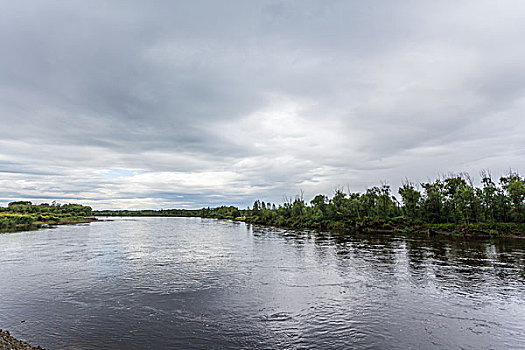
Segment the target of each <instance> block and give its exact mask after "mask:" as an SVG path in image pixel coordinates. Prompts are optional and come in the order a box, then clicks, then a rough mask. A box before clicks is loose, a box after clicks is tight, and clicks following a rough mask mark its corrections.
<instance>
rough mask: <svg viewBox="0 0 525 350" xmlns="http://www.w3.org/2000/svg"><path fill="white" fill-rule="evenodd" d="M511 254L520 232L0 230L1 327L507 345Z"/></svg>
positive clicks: (113, 226)
mask: <svg viewBox="0 0 525 350" xmlns="http://www.w3.org/2000/svg"><path fill="white" fill-rule="evenodd" d="M524 261H525V241H524V240H504V241H503V240H502V241H474V242H472V241H470V242H466V241H464V240H450V239H428V238H413V237H409V238H407V237H402V236H397V237H396V236H384V235H371V236H359V237H350V238H347V239H346V240H340V239H337V238H332V237H330V236H328V235H319V234H314V233H308V232H290V231H286V230H280V229H275V228H269V227H257V226H250V225H245V224H244V223H233V222H228V221H215V220H206V219H198V218H134V219H130V218H127V219H115V220H114V221H104V222H96V223H92V224H89V225H83V226H62V227H58V228H55V229H46V230H40V231H32V232H19V233H12V234H3V235H0V328H4V329H8V330H10V331H11V333H12V334H14V335H15V336H17V337H19V338H22V339H25V340H28V341H30V342H32V343H34V344H38V345H41V346H43V347H46V348H49V349H101V348H112V349H146V348H150V349H167V348H178V349H192V348H195V349H225V348H230V349H241V348H242V349H303V348H311V349H460V348H461V349H517V348H524V347H525V268H524ZM22 321H25V322H22Z"/></svg>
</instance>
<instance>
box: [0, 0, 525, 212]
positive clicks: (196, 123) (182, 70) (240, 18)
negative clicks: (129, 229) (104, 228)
mask: <svg viewBox="0 0 525 350" xmlns="http://www.w3.org/2000/svg"><path fill="white" fill-rule="evenodd" d="M1 7H2V11H0V47H1V50H2V51H1V52H2V54H1V55H0V67H1V68H0V202H3V203H5V202H9V201H11V200H15V199H21V198H29V199H33V200H35V201H38V200H44V201H49V200H50V199H53V198H54V199H57V200H60V201H63V202H67V201H77V202H82V203H91V204H93V205H94V206H95V207H96V208H119V207H126V208H158V207H177V206H184V207H200V206H207V205H218V204H230V203H232V204H237V205H241V206H245V205H248V204H249V203H251V202H252V201H253V200H254V199H255V198H261V199H265V200H269V201H274V202H279V201H281V199H282V196H283V195H284V194H287V195H293V194H295V193H298V192H299V191H300V190H301V189H303V190H304V191H305V196H306V197H309V196H313V195H314V194H316V193H319V192H324V193H328V194H329V193H331V192H332V191H333V189H334V188H335V186H338V185H344V186H346V185H349V186H350V188H351V189H353V190H363V189H365V188H366V187H367V186H370V185H374V184H377V183H378V182H379V181H380V180H388V181H390V182H391V183H392V185H393V186H396V185H398V184H399V183H400V182H401V181H402V180H403V179H404V178H405V177H407V176H408V177H410V178H412V179H413V180H414V181H425V180H426V179H427V178H428V177H435V176H437V175H439V174H442V173H446V172H450V171H456V172H459V171H470V172H471V173H473V174H476V173H477V172H478V171H479V170H480V169H482V168H490V169H492V171H493V173H495V174H499V173H503V172H504V171H506V170H507V169H508V168H509V167H514V168H516V167H520V166H523V160H524V159H525V154H524V153H525V141H524V140H525V139H524V138H523V136H522V135H523V134H524V132H525V118H523V114H524V112H525V88H524V87H525V75H524V74H523V72H524V71H525V69H524V68H525V67H524V63H523V62H525V48H524V47H523V45H520V43H521V41H522V33H523V32H525V22H523V20H522V18H523V16H524V15H525V5H524V4H523V3H522V2H521V1H510V0H508V1H503V2H499V3H497V4H495V3H494V2H491V1H465V2H461V3H457V2H455V1H440V2H431V1H413V2H412V1H403V2H397V1H389V2H382V1H368V2H366V3H364V2H357V1H355V2H354V1H257V2H245V1H221V2H214V1H191V2H190V1H186V2H170V1H157V2H139V1H126V2H120V1H111V2H108V1H90V2H83V1H67V2H66V1H39V2H34V3H31V4H27V3H20V2H9V1H1ZM115 174H116V175H115ZM118 174H121V175H122V176H118Z"/></svg>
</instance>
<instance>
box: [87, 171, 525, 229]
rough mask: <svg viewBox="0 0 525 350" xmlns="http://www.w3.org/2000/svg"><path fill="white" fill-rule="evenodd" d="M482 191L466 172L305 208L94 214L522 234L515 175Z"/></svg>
mask: <svg viewBox="0 0 525 350" xmlns="http://www.w3.org/2000/svg"><path fill="white" fill-rule="evenodd" d="M481 184H482V185H481V186H480V187H478V186H475V185H474V183H473V180H472V178H471V177H470V176H469V175H468V174H467V173H460V174H457V175H449V176H444V177H442V178H439V179H436V180H434V181H428V182H422V183H419V184H415V183H412V182H410V181H405V182H404V183H403V184H402V186H401V187H400V188H399V189H398V192H397V194H398V195H399V199H398V197H397V196H395V195H394V194H393V193H392V190H391V187H390V185H388V184H387V183H382V184H381V185H379V186H373V187H370V188H368V189H367V190H366V191H365V192H364V193H359V192H350V191H346V192H345V191H344V190H343V189H342V188H338V189H336V190H335V192H334V195H333V196H332V197H331V198H329V197H328V196H326V195H322V194H319V195H317V196H315V197H314V198H313V199H312V200H311V201H310V202H309V203H308V202H306V201H305V200H304V198H303V195H298V196H296V197H295V198H285V200H284V203H282V204H279V205H276V204H275V203H265V202H264V201H260V200H256V201H255V202H254V203H253V206H252V207H251V208H247V209H239V208H237V207H235V206H221V207H217V208H203V209H199V210H184V209H168V210H159V211H155V210H145V211H98V212H96V215H123V216H196V217H205V218H222V219H234V220H241V221H246V222H251V223H260V224H267V225H275V226H281V227H291V228H317V229H327V230H357V231H360V230H389V231H393V230H398V231H411V230H420V231H421V230H427V231H429V232H431V231H436V230H437V231H443V232H467V231H468V232H476V231H478V232H481V233H488V234H498V233H512V234H517V235H525V203H524V202H525V183H524V178H523V177H521V176H520V175H519V173H517V172H510V173H509V174H507V175H504V176H501V177H500V178H499V179H498V180H494V179H493V178H492V176H491V174H490V172H488V171H483V172H481Z"/></svg>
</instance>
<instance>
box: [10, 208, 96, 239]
mask: <svg viewBox="0 0 525 350" xmlns="http://www.w3.org/2000/svg"><path fill="white" fill-rule="evenodd" d="M95 220H97V219H96V218H95V217H94V216H93V215H92V209H91V207H88V206H84V205H79V204H64V205H60V204H56V203H53V204H46V203H44V204H39V205H34V204H32V203H31V202H12V203H10V204H9V205H8V206H7V207H0V232H13V231H22V230H32V229H38V228H41V227H43V226H50V225H68V224H79V223H85V222H92V221H95Z"/></svg>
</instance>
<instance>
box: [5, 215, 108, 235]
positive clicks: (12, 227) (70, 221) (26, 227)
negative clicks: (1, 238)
mask: <svg viewBox="0 0 525 350" xmlns="http://www.w3.org/2000/svg"><path fill="white" fill-rule="evenodd" d="M1 219H2V216H0V233H8V232H20V231H34V230H39V229H42V228H47V227H53V226H58V225H77V224H86V223H90V222H93V221H97V220H98V219H97V218H96V217H94V216H90V217H83V218H67V219H58V220H57V219H54V220H45V221H33V222H30V223H26V224H16V223H15V224H13V223H12V222H9V223H6V222H5V221H4V222H2V220H1Z"/></svg>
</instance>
